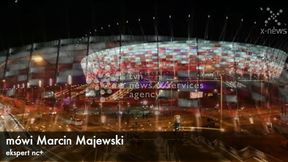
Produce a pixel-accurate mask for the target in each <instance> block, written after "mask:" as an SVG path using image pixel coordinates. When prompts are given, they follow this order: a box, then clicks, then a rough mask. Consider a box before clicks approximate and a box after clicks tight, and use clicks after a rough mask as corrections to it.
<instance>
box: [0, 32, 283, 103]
mask: <svg viewBox="0 0 288 162" xmlns="http://www.w3.org/2000/svg"><path fill="white" fill-rule="evenodd" d="M156 40H157V39H156V37H154V36H150V37H149V36H147V37H141V36H127V35H121V36H110V37H86V38H81V39H69V40H68V39H66V40H56V41H51V42H46V43H39V44H32V45H28V46H26V47H23V48H18V49H16V48H15V49H9V50H8V51H3V52H2V55H1V56H2V57H1V58H0V60H1V62H2V63H1V73H2V74H3V76H2V93H3V94H6V95H8V96H16V97H24V98H26V99H28V100H29V98H30V99H31V98H32V99H33V98H35V97H36V98H37V95H38V94H39V93H40V92H41V93H43V92H46V93H47V92H53V93H54V94H55V96H56V98H57V97H58V98H61V96H64V95H67V94H68V90H65V89H69V94H70V96H71V97H77V96H78V97H80V98H83V97H84V98H85V96H86V98H90V99H91V98H94V99H96V100H97V101H99V103H104V104H107V103H108V104H109V103H113V102H118V103H119V102H120V101H121V103H123V102H125V103H124V105H126V106H127V105H129V106H130V105H136V106H137V105H143V102H144V103H145V105H147V103H149V104H151V103H154V104H159V103H160V104H162V105H164V106H163V107H171V106H172V107H173V105H174V106H175V105H177V107H178V106H179V107H187V108H190V107H198V106H200V105H202V106H204V107H206V106H211V105H217V103H218V100H219V92H220V87H221V86H222V85H223V87H224V90H223V94H224V95H225V98H224V100H225V101H226V102H227V103H242V104H240V105H245V102H248V103H249V101H248V99H251V98H252V99H253V100H254V101H260V102H261V101H266V99H267V97H268V96H267V94H265V90H264V91H263V89H262V88H260V89H259V87H262V85H264V87H267V86H268V87H269V86H270V85H273V84H272V82H273V81H275V80H277V79H278V78H279V76H280V75H281V73H282V71H283V68H284V66H285V60H286V59H287V54H286V53H285V52H284V51H281V50H278V49H274V48H270V47H265V46H260V45H252V44H245V43H235V42H224V41H208V40H201V39H189V40H184V39H176V40H175V41H171V40H170V38H168V37H159V38H158V42H157V41H156ZM67 87H68V88H67ZM255 87H256V88H255ZM272 87H273V86H272ZM272 89H273V88H272ZM276 89H277V88H276ZM33 91H34V94H33ZM36 92H37V93H36ZM38 92H39V93H38ZM35 93H36V94H35ZM273 93H277V95H278V90H276V92H273ZM273 93H272V94H273ZM27 94H29V95H27ZM35 95H36V96H35ZM163 99H164V100H163ZM200 99H201V100H202V101H200ZM199 101H200V102H199ZM206 101H209V102H206ZM238 101H239V102H238ZM210 103H211V105H209V104H210ZM205 104H206V105H205ZM237 105H238V104H237Z"/></svg>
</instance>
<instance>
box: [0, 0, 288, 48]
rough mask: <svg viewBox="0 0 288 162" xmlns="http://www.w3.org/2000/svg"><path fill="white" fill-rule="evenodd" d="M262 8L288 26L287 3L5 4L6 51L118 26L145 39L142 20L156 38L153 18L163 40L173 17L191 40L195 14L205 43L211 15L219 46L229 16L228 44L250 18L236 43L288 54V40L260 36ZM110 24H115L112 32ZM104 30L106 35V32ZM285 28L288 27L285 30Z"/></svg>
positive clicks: (1, 30) (9, 0) (1, 14)
mask: <svg viewBox="0 0 288 162" xmlns="http://www.w3.org/2000/svg"><path fill="white" fill-rule="evenodd" d="M260 7H263V8H264V9H265V8H266V7H270V8H271V9H272V10H273V11H275V12H276V11H278V10H279V9H283V11H284V12H283V13H282V14H281V15H279V17H278V20H279V21H280V22H282V24H284V23H287V24H288V16H287V15H288V7H287V5H286V4H285V1H279V2H276V1H273V0H270V1H268V0H254V1H253V0H250V1H243V0H242V1H240V0H239V1H232V0H230V1H228V0H226V1H224V0H215V1H214V0H213V1H212V0H211V1H207V0H198V1H193V0H175V1H168V0H163V1H160V0H159V1H150V0H143V1H137V0H134V1H132V0H131V1H120V0H119V1H116V0H115V1H111V0H95V1H93V0H87V1H85V0H81V1H80V0H79V1H72V0H70V1H69V0H61V1H60V0H57V1H53V0H35V1H33V0H18V2H17V3H15V0H1V1H0V20H1V25H0V38H1V40H0V48H1V49H6V48H8V47H14V46H21V45H25V44H29V43H31V42H42V41H49V40H54V39H59V38H68V37H81V36H83V35H85V34H86V33H88V32H89V31H93V30H94V29H97V30H98V32H97V33H96V35H110V34H119V30H118V27H116V22H119V23H120V25H121V28H122V34H129V33H130V34H135V35H140V34H141V32H140V28H139V24H138V22H137V19H138V18H141V25H142V26H143V29H144V32H145V34H150V35H152V34H154V28H153V20H152V17H153V16H156V17H157V23H158V30H159V34H160V35H170V26H171V25H169V24H170V23H169V22H170V21H169V19H168V15H169V14H171V15H172V21H171V22H172V26H173V32H174V35H175V36H182V37H186V36H187V15H188V14H191V17H192V18H193V19H192V20H191V22H192V26H191V30H192V36H193V37H198V38H203V37H204V35H205V27H206V22H207V15H208V14H210V15H211V18H210V21H209V28H208V29H209V30H208V31H209V32H208V39H211V40H219V37H220V34H221V31H222V29H223V26H224V21H225V16H229V20H228V23H227V28H226V30H225V31H226V32H225V38H224V40H227V41H231V40H232V39H233V36H234V35H235V33H236V30H237V28H238V27H239V24H240V19H241V18H244V22H243V25H242V27H241V30H240V31H239V34H238V36H237V38H236V41H240V42H251V43H255V42H256V43H257V44H265V45H268V46H272V47H276V48H281V49H284V50H286V51H288V48H287V46H288V45H287V41H288V40H287V36H288V34H276V35H275V34H274V35H271V34H270V35H269V34H264V35H263V34H262V35H261V34H260V29H261V28H265V26H264V20H265V19H266V18H267V17H268V16H269V14H268V13H266V12H263V11H260V9H259V8H260ZM126 20H128V21H129V23H128V25H124V24H125V21H126ZM254 21H256V22H257V24H256V25H253V22H254ZM108 24H111V28H110V30H108V27H107V26H108ZM102 26H103V28H104V30H102V31H101V30H100V28H101V27H102ZM270 27H272V26H270ZM279 28H288V26H287V25H286V26H285V25H282V26H281V27H279ZM249 33H250V34H249ZM94 34H95V33H93V35H94ZM248 36H249V37H248ZM247 37H248V38H249V39H247ZM285 43H286V44H285Z"/></svg>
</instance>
